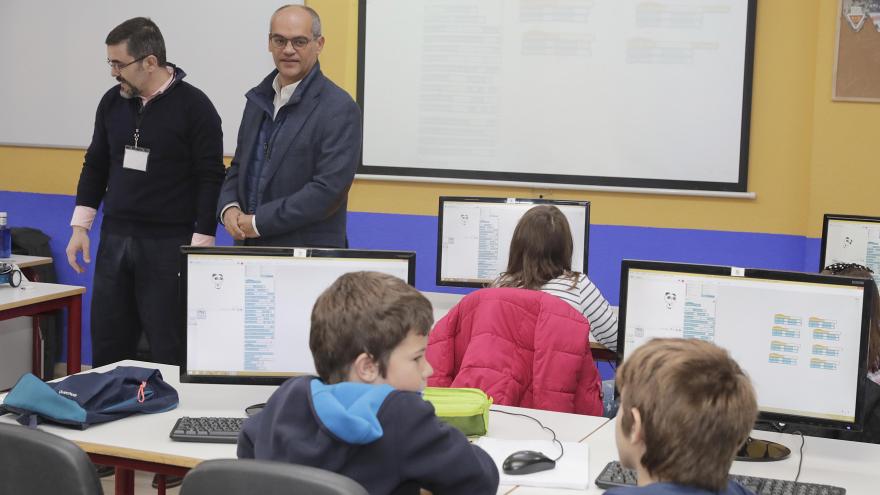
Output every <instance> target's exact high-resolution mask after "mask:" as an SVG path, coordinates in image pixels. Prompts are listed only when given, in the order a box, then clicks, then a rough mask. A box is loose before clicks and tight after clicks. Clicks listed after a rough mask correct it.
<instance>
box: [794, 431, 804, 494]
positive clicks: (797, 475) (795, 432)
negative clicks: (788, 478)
mask: <svg viewBox="0 0 880 495" xmlns="http://www.w3.org/2000/svg"><path fill="white" fill-rule="evenodd" d="M792 435H800V436H801V450H800V454H799V459H798V470H797V474H796V475H795V476H794V484H795V486H796V485H797V482H798V479H800V477H801V464H803V462H804V443H805V442H806V439H805V438H804V434H803V432H801V431H793V432H792Z"/></svg>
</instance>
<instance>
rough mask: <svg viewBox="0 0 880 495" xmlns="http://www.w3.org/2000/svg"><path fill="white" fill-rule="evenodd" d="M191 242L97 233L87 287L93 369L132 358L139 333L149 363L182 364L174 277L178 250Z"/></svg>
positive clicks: (187, 239)
mask: <svg viewBox="0 0 880 495" xmlns="http://www.w3.org/2000/svg"><path fill="white" fill-rule="evenodd" d="M191 239H192V235H191V234H189V235H186V236H177V237H168V238H143V237H132V236H127V235H116V234H112V233H108V232H105V231H103V230H102V231H101V242H100V244H99V245H98V253H97V255H96V256H95V278H94V282H93V284H92V290H93V294H92V312H91V331H92V365H93V366H103V365H105V364H110V363H114V362H116V361H121V360H123V359H135V358H136V356H137V344H138V338H139V337H140V335H141V332H143V333H144V335H146V337H147V341H148V342H149V344H150V353H151V357H152V360H153V361H155V362H158V363H165V364H175V365H179V364H180V363H181V361H182V358H183V352H184V349H183V344H182V342H183V329H184V325H183V320H182V319H181V318H182V316H181V314H180V309H179V302H178V296H177V292H178V276H177V274H178V271H179V269H180V254H179V252H180V246H181V245H184V244H189V243H190V241H191Z"/></svg>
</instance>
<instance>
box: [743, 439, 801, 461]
mask: <svg viewBox="0 0 880 495" xmlns="http://www.w3.org/2000/svg"><path fill="white" fill-rule="evenodd" d="M789 455H791V449H789V448H788V447H786V446H785V445H782V444H781V443H776V442H771V441H770V440H760V439H757V438H752V437H749V438H747V439H746V443H744V444H743V445H742V447H740V448H739V450H738V451H737V452H736V457H735V458H734V459H735V460H737V461H747V462H772V461H781V460H783V459H785V458H787V457H788V456H789Z"/></svg>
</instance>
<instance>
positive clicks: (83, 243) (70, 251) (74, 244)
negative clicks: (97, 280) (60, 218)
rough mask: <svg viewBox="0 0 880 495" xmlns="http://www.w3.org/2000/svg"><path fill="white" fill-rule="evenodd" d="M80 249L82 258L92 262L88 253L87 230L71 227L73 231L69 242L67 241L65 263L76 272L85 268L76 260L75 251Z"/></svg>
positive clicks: (80, 271)
mask: <svg viewBox="0 0 880 495" xmlns="http://www.w3.org/2000/svg"><path fill="white" fill-rule="evenodd" d="M79 251H82V259H83V261H85V262H86V263H91V262H92V257H91V255H90V254H89V231H88V230H86V229H85V228H84V227H78V226H74V227H73V233H71V234H70V242H68V243H67V249H66V252H67V263H69V264H70V267H71V268H73V269H74V270H76V273H82V272H84V271H85V269H84V268H83V267H81V266H79V263H77V262H76V253H77V252H79Z"/></svg>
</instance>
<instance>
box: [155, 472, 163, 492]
mask: <svg viewBox="0 0 880 495" xmlns="http://www.w3.org/2000/svg"><path fill="white" fill-rule="evenodd" d="M156 476H158V477H159V483H158V485H159V486H158V488H156V495H165V475H164V474H157V475H156Z"/></svg>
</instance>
